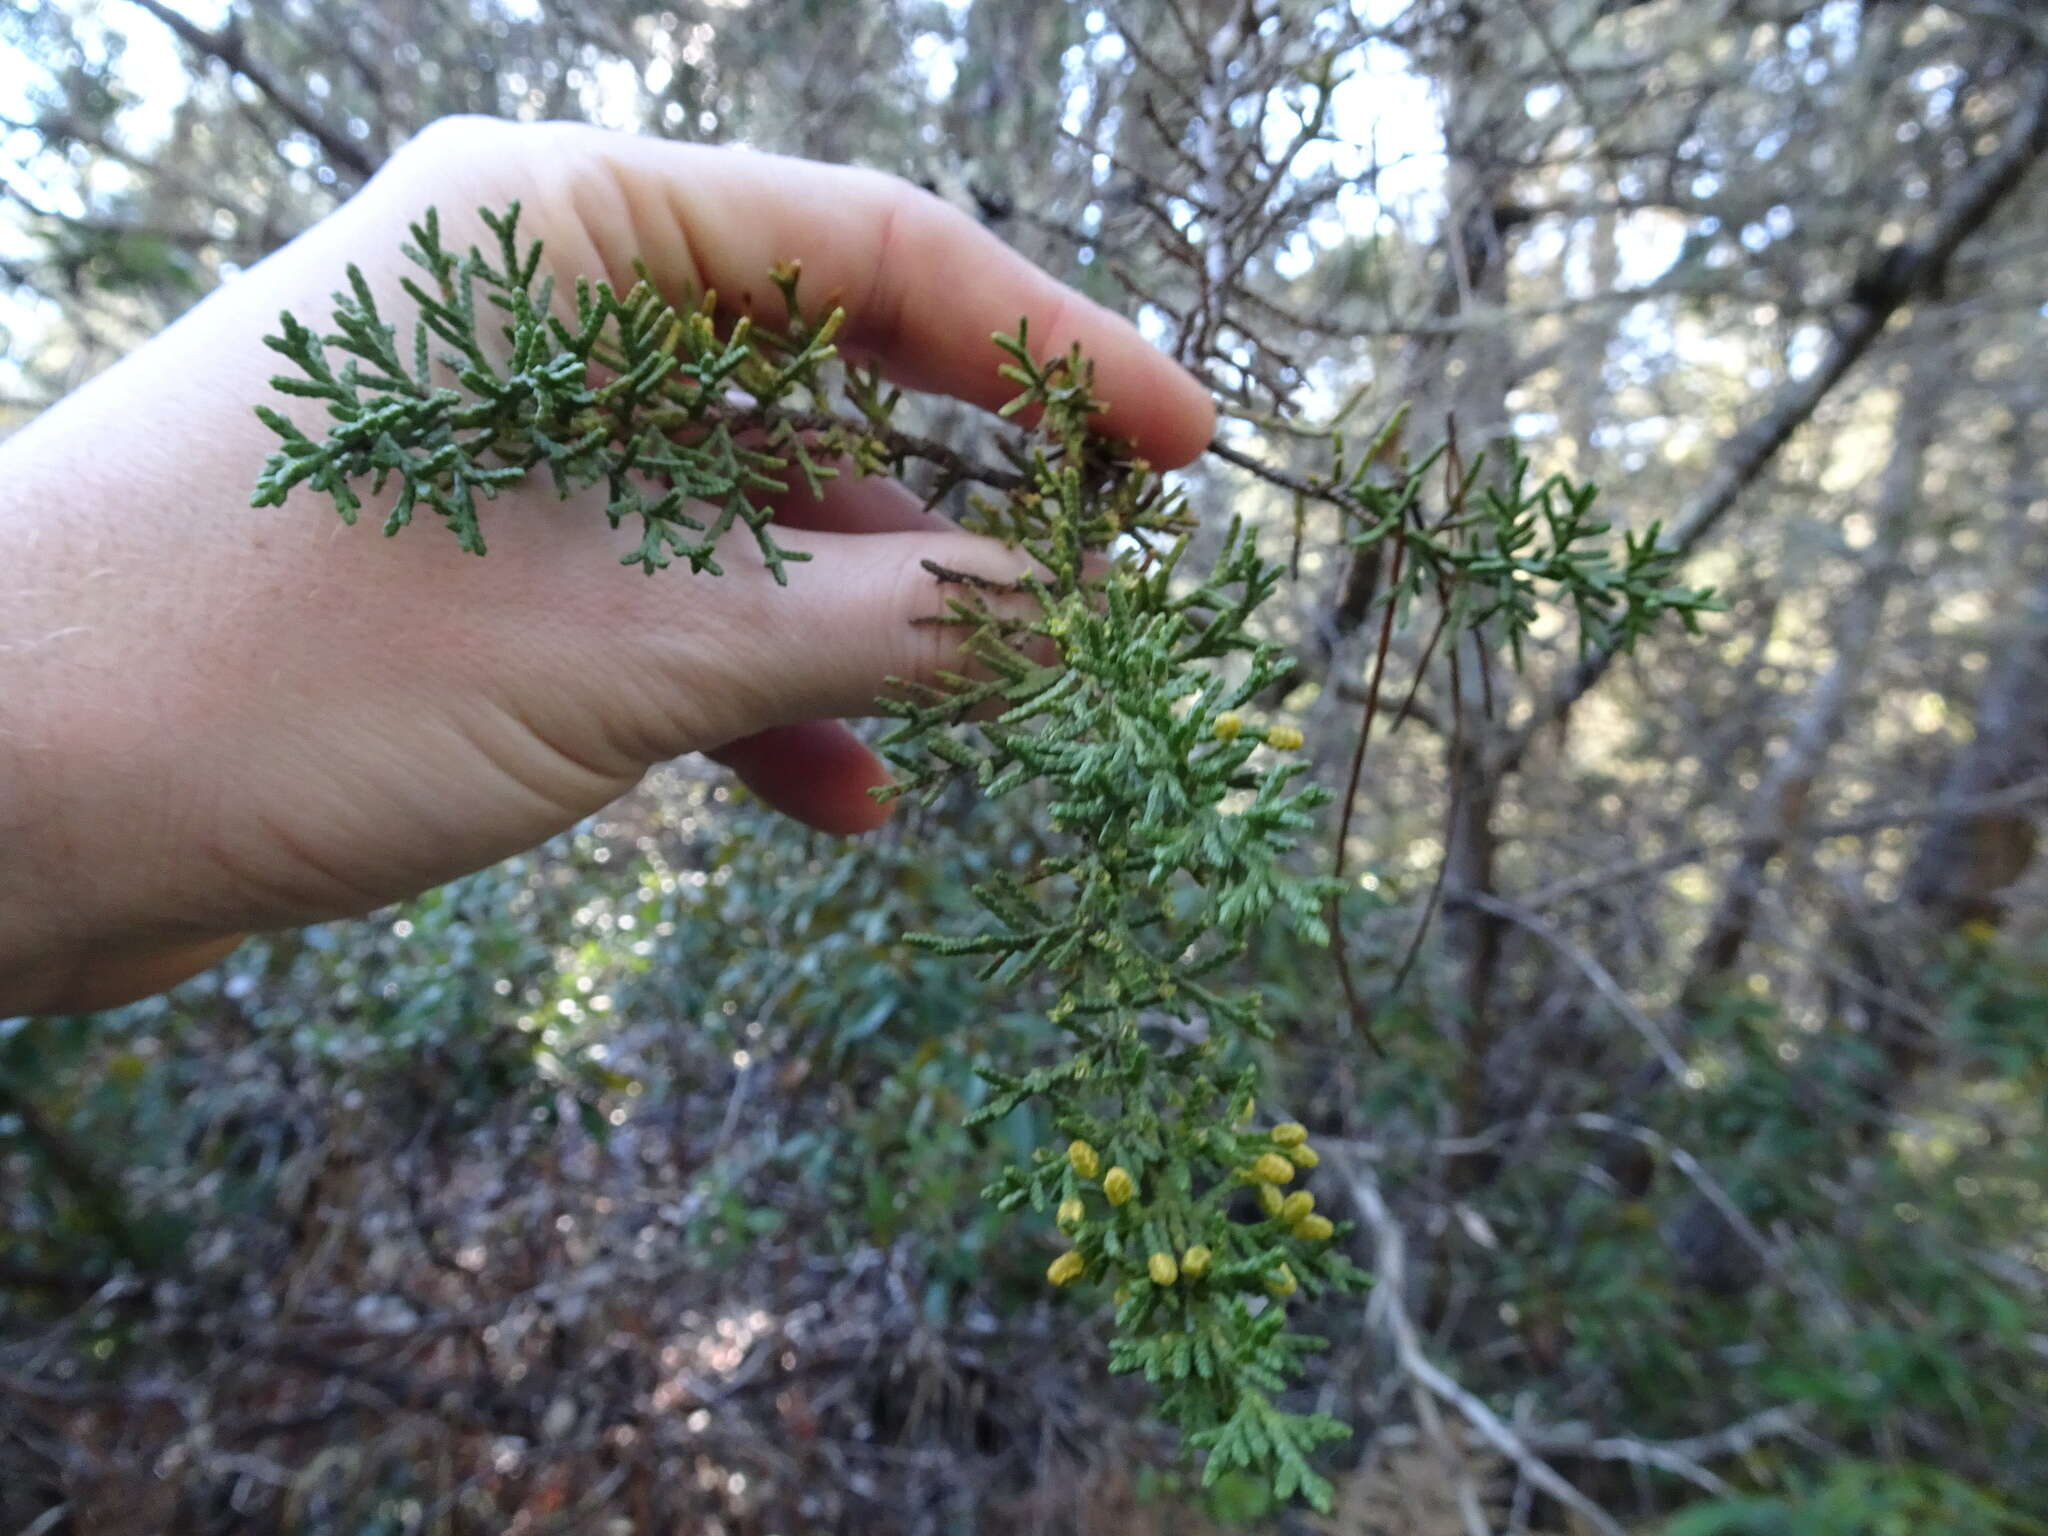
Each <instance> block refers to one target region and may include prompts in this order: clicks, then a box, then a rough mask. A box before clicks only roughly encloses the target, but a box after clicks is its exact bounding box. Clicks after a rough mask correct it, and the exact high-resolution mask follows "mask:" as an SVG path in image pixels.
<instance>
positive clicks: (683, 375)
mask: <svg viewBox="0 0 2048 1536" xmlns="http://www.w3.org/2000/svg"><path fill="white" fill-rule="evenodd" d="M482 217H483V219H484V221H485V222H486V224H487V225H488V226H489V228H490V230H491V232H492V233H493V234H494V235H495V236H496V237H497V241H498V250H497V253H496V257H495V259H493V258H491V257H486V256H485V255H484V254H483V253H482V252H481V251H479V250H477V249H476V248H474V247H472V248H471V249H470V251H469V252H468V254H467V255H465V256H462V257H459V258H458V257H457V256H455V255H453V254H452V253H451V252H449V251H448V250H447V249H446V247H444V246H443V245H442V243H441V228H440V219H439V217H438V215H437V214H436V213H434V212H431V211H430V212H429V213H428V214H427V216H426V218H425V219H424V220H422V221H421V222H420V223H418V224H416V225H414V226H413V228H412V236H413V239H412V243H411V244H409V245H407V246H406V247H405V251H406V254H407V255H408V256H409V257H411V259H412V260H413V261H414V262H415V263H416V264H417V265H418V266H419V267H421V268H422V269H423V271H424V272H425V273H426V275H427V277H428V280H429V282H428V283H427V284H422V283H420V282H418V281H416V280H414V279H412V278H406V279H405V280H404V287H405V291H406V293H407V294H408V295H409V296H410V297H411V298H412V300H413V302H414V303H415V304H416V305H418V306H419V319H418V321H417V323H416V324H415V325H414V328H413V336H412V345H411V347H410V349H409V351H401V350H400V347H399V343H398V334H397V329H396V328H395V327H394V326H392V325H391V324H389V323H388V322H386V321H385V320H384V318H383V316H382V315H381V314H380V313H379V311H378V307H377V300H376V296H375V295H374V294H373V293H372V292H371V291H370V286H369V283H368V281H367V280H366V279H365V278H364V277H363V274H362V272H361V271H360V269H358V268H356V267H354V266H351V267H350V268H349V271H348V281H349V287H348V291H347V292H346V293H338V294H336V295H335V308H334V326H335V329H334V331H333V332H332V333H331V334H328V335H324V336H323V335H320V334H318V333H316V332H315V331H313V330H312V329H311V328H309V327H307V326H305V325H303V324H301V323H300V322H299V321H298V320H297V319H296V318H294V317H293V316H291V315H289V314H287V315H284V316H282V317H281V322H280V324H281V330H280V333H279V334H278V335H276V336H272V337H269V338H267V340H268V343H269V345H270V346H271V347H272V348H273V349H274V350H276V351H277V352H279V353H281V354H282V355H283V356H285V357H286V358H288V359H289V360H290V361H291V362H292V363H294V364H296V365H297V367H298V369H299V374H298V376H296V377H294V376H283V377H280V378H278V379H276V380H274V381H273V382H274V383H275V385H276V387H277V388H278V389H279V390H281V391H283V392H284V393H286V394H289V395H298V396H303V397H305V398H308V399H314V400H320V401H323V402H324V403H325V404H326V406H327V412H328V415H329V416H330V417H332V418H333V423H334V424H333V425H332V426H331V427H330V428H329V430H328V433H327V435H326V437H325V438H323V439H318V440H316V439H314V438H311V437H308V436H307V435H306V434H305V433H303V432H302V431H300V429H299V428H298V427H297V426H296V425H294V424H293V423H292V422H291V420H290V419H289V418H287V417H286V416H284V415H283V414H282V413H280V412H278V411H276V410H273V409H271V408H270V407H268V406H262V407H258V414H259V415H260V416H261V417H262V419H263V421H264V422H265V423H266V424H267V425H268V426H269V427H270V428H271V429H272V430H273V431H275V432H276V433H277V434H278V435H279V436H280V437H281V438H282V439H283V440H284V446H283V447H281V448H279V449H278V450H277V451H276V452H275V453H274V454H273V455H272V456H271V459H270V461H269V463H268V464H267V465H266V466H265V468H264V471H263V475H262V477H261V479H260V480H259V481H258V483H257V489H256V494H255V497H254V498H253V500H254V504H255V505H257V506H280V505H282V504H283V502H284V499H285V497H286V496H287V495H288V494H290V492H291V490H292V489H293V487H295V486H298V485H300V484H305V485H308V486H310V487H311V488H312V489H314V490H316V491H319V492H321V493H323V494H325V495H327V496H329V497H331V498H332V499H333V501H334V503H335V506H336V507H337V508H338V509H339V510H340V512H341V515H342V516H343V518H344V519H346V520H347V521H349V522H353V521H354V520H355V516H356V514H357V512H358V511H360V509H361V505H362V502H361V497H360V496H359V495H358V494H357V491H356V490H355V488H354V486H353V485H352V482H355V481H359V480H362V479H364V478H367V479H368V480H369V482H370V490H371V493H372V494H373V495H375V494H380V493H381V492H382V491H383V489H384V487H385V485H386V483H387V482H389V483H393V484H394V485H395V497H394V500H393V503H392V508H391V512H390V515H389V516H388V518H387V519H386V521H385V525H384V531H385V532H386V533H387V534H389V533H396V532H397V531H398V530H399V529H400V528H403V527H404V526H405V525H406V524H407V523H409V522H410V521H411V520H412V517H413V514H414V512H415V510H416V509H417V508H418V507H420V506H422V505H424V506H426V507H428V508H430V509H431V510H432V511H434V512H435V513H436V514H438V515H439V516H440V518H441V520H442V521H443V522H444V523H446V524H447V526H448V528H449V530H450V531H451V532H452V533H454V535H455V537H456V539H457V541H458V542H459V543H460V544H461V545H462V547H463V548H464V549H466V550H468V551H470V552H471V553H473V554H479V555H480V554H482V553H483V552H484V547H485V546H484V534H483V528H482V525H481V524H480V522H479V521H478V502H479V500H480V499H481V500H490V499H492V498H494V497H496V496H497V494H498V493H499V491H501V490H503V489H505V488H506V487H508V486H512V485H517V484H520V483H522V482H523V481H525V480H526V479H527V477H528V476H529V475H531V474H532V473H533V472H534V471H536V470H538V469H540V468H542V467H545V468H546V469H547V471H548V473H549V474H550V475H551V476H552V477H553V480H554V485H555V488H556V490H557V491H558V492H559V493H560V494H562V495H567V494H569V493H570V492H571V491H577V490H583V489H586V488H588V487H590V486H594V485H596V484H598V483H599V482H600V481H602V482H603V483H604V485H605V487H606V492H607V495H608V498H609V499H608V502H607V505H606V508H605V515H606V516H607V517H608V518H610V519H611V523H612V526H613V527H618V526H619V525H620V524H621V523H625V522H628V521H632V522H637V523H638V524H639V526H640V530H641V539H640V544H639V547H638V548H636V549H635V550H633V551H632V552H631V553H630V554H628V555H627V556H626V557H625V560H624V563H625V564H628V565H639V566H640V567H642V568H643V569H644V570H646V571H648V572H649V573H650V574H651V573H652V572H654V571H656V570H659V569H661V568H663V567H664V566H666V565H668V564H669V562H670V560H671V559H673V558H680V559H682V560H683V561H685V562H686V563H687V564H688V565H689V566H690V568H691V569H692V570H697V571H711V572H713V573H714V574H715V573H716V572H717V570H718V562H717V560H716V558H715V556H714V553H713V552H714V550H715V549H716V547H717V545H718V541H719V540H720V538H722V537H723V536H724V535H725V533H726V531H727V530H728V529H730V528H731V527H733V525H734V524H735V523H743V524H744V525H745V526H746V527H747V528H748V529H749V530H751V532H752V533H753V536H754V539H755V541H756V542H757V543H758V544H759V546H760V549H761V556H762V558H763V559H764V560H765V561H766V562H767V564H768V567H769V569H770V570H772V571H773V572H774V573H775V576H776V579H777V580H778V581H780V580H783V579H785V569H784V568H785V566H786V565H788V564H789V563H790V562H792V561H797V560H803V559H806V558H808V557H807V556H805V555H803V554H801V553H799V552H796V551H792V550H787V549H784V548H783V547H782V546H781V545H780V544H779V543H777V542H776V539H775V534H774V529H773V525H772V523H771V521H770V518H771V515H772V513H771V508H770V506H769V504H768V501H767V500H766V497H767V496H768V495H770V494H772V493H774V492H776V491H779V490H780V489H782V486H783V480H782V479H781V478H779V476H780V475H782V474H783V473H785V472H787V471H788V470H789V469H790V468H791V467H792V466H794V467H795V468H796V469H798V470H800V471H801V472H802V473H804V474H805V475H807V476H808V477H810V479H811V480H812V482H813V484H814V485H815V483H817V482H818V481H819V480H821V479H823V478H825V477H826V476H827V475H828V474H829V473H830V471H828V470H827V469H825V468H823V467H821V465H820V462H819V461H820V460H825V461H829V460H831V459H833V458H835V457H839V456H842V455H844V456H846V457H849V458H851V459H853V460H854V461H855V462H856V463H859V464H861V465H862V466H863V467H876V466H877V465H878V464H880V463H881V462H883V461H884V460H886V458H887V452H886V449H885V448H883V447H880V446H878V445H877V444H876V443H875V441H874V439H873V437H872V434H871V433H870V432H869V431H868V430H867V428H866V426H865V425H864V424H863V423H861V422H859V421H822V420H817V419H814V417H815V412H814V409H813V407H814V405H815V403H816V399H815V396H816V391H817V390H818V389H819V387H820V371H821V369H822V367H823V365H824V364H825V362H826V361H827V360H829V359H830V358H831V357H832V356H833V350H832V336H833V333H834V332H835V331H837V330H838V328H839V323H840V316H839V313H838V312H837V311H834V312H833V313H832V314H831V315H828V316H827V317H826V318H825V319H824V321H823V322H822V323H820V324H819V325H817V326H815V327H808V326H806V325H805V324H804V323H803V321H802V319H801V318H800V316H799V313H798V311H797V309H796V306H795V304H794V303H793V302H792V303H791V305H790V313H791V316H792V319H791V322H790V325H789V327H788V328H787V329H786V330H782V331H775V330H771V329H769V328H766V327H759V328H756V327H750V326H749V325H748V324H747V323H746V322H745V321H742V322H741V323H740V324H739V325H738V326H736V327H734V328H733V330H732V331H731V333H730V334H727V335H723V336H721V335H720V334H719V333H718V331H717V329H716V328H715V327H714V326H713V325H712V322H711V312H712V308H713V306H714V304H715V295H712V294H708V293H707V294H705V295H704V300H703V303H702V304H701V305H700V306H699V307H697V308H695V309H693V310H690V311H689V312H687V313H684V312H679V311H678V310H677V309H676V308H675V307H674V306H673V305H670V304H667V303H664V302H663V301H662V299H661V297H660V295H659V294H658V293H656V291H655V289H654V286H653V285H652V284H651V283H650V282H648V281H646V280H645V279H644V277H643V279H642V281H641V282H640V283H638V284H637V285H636V286H635V287H634V288H633V289H632V290H631V291H630V292H628V293H626V294H623V295H621V294H618V293H616V292H614V291H613V290H612V289H611V287H610V286H609V285H607V284H604V283H597V284H592V283H589V282H587V281H581V280H579V281H578V283H577V285H576V318H575V323H574V324H573V325H571V324H567V323H565V322H564V321H563V320H562V319H561V318H560V317H559V316H557V315H556V314H555V313H554V312H553V309H552V304H553V300H554V280H553V278H552V277H549V276H544V275H542V274H541V273H540V260H541V247H540V242H539V241H534V242H533V243H532V244H531V245H529V246H527V247H526V248H525V249H524V250H523V251H522V250H521V248H520V245H519V239H518V222H519V205H518V204H516V203H514V204H513V205H512V206H511V207H510V208H508V209H507V210H506V211H505V212H504V213H502V214H495V213H492V212H490V211H488V210H485V211H483V214H482ZM796 280H797V272H796V269H795V268H794V267H790V268H787V269H784V270H782V271H779V272H778V273H776V274H775V281H776V283H777V285H778V286H779V287H780V288H781V289H782V291H783V292H784V294H785V295H789V296H792V298H793V295H794V292H795V288H796ZM479 289H481V290H482V293H483V296H484V300H485V303H486V304H487V305H488V306H489V308H488V309H480V308H479V306H478V301H477V294H478V290H479ZM491 310H496V311H497V312H498V315H499V316H501V317H502V318H501V320H500V323H499V325H498V326H497V329H496V334H495V336H494V335H492V333H491V330H490V327H489V326H488V325H487V322H488V321H489V320H490V319H491V318H492V316H491V313H490V311H491ZM437 343H438V344H439V347H440V350H436V344H437ZM330 350H332V351H335V352H339V353H340V354H341V355H342V362H341V365H340V367H339V368H336V367H335V366H334V365H333V364H332V363H330V361H329V360H328V353H329V351H330ZM437 370H438V371H437ZM594 373H595V374H598V375H601V376H602V382H597V381H596V380H595V379H594V378H593V374H594ZM847 383H848V391H849V394H850V396H851V398H853V399H854V400H855V401H856V403H858V404H860V405H862V406H863V407H866V408H868V409H871V410H873V411H874V412H875V413H876V414H877V415H878V416H879V415H880V414H882V412H883V405H882V398H881V394H880V385H879V383H878V382H877V381H875V380H874V379H873V378H871V377H870V378H864V379H863V378H859V377H857V376H849V378H848V381H847ZM456 386H460V387H459V388H458V387H456ZM747 434H756V436H755V437H753V438H751V439H750V438H748V436H747ZM650 483H655V484H658V487H659V489H658V490H652V491H651V490H649V489H648V486H649V484H650ZM704 507H708V508H710V509H711V513H712V515H711V516H710V517H709V519H708V520H706V519H702V518H699V517H697V516H695V515H693V512H692V510H691V509H692V508H700V509H701V508H704Z"/></svg>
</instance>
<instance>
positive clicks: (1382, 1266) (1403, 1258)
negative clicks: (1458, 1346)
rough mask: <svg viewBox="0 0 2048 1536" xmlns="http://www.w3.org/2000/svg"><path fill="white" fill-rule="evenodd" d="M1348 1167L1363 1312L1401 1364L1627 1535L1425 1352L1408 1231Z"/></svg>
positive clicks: (1532, 1469)
mask: <svg viewBox="0 0 2048 1536" xmlns="http://www.w3.org/2000/svg"><path fill="white" fill-rule="evenodd" d="M1346 1172H1347V1175H1348V1180H1349V1183H1350V1186H1351V1196H1352V1199H1353V1200H1354V1201H1355V1202H1356V1204H1357V1206H1358V1211H1359V1214H1360V1215H1361V1216H1363V1217H1364V1218H1365V1224H1366V1226H1367V1227H1369V1228H1370V1229H1371V1231H1372V1234H1373V1248H1374V1258H1373V1270H1374V1274H1375V1278H1376V1282H1377V1283H1376V1284H1375V1285H1374V1286H1373V1290H1372V1300H1371V1301H1370V1302H1368V1303H1367V1306H1366V1317H1367V1319H1368V1321H1372V1322H1377V1323H1378V1324H1379V1325H1380V1326H1381V1327H1382V1328H1384V1329H1385V1330H1386V1333H1387V1336H1388V1338H1389V1339H1391V1340H1392V1342H1393V1345H1394V1354H1395V1357H1396V1359H1397V1360H1398V1361H1399V1363H1400V1366H1401V1369H1402V1370H1403V1371H1404V1372H1405V1373H1406V1374H1407V1375H1408V1377H1409V1378H1410V1379H1411V1380H1413V1381H1414V1382H1415V1383H1417V1384H1418V1385H1419V1386H1421V1387H1422V1388H1424V1389H1425V1390H1426V1391H1428V1392H1429V1393H1430V1394H1431V1395H1433V1396H1435V1397H1436V1398H1438V1399H1439V1400H1441V1401H1442V1402H1444V1403H1446V1404H1448V1405H1449V1406H1450V1407H1452V1408H1454V1409H1456V1410H1457V1412H1458V1413H1459V1414H1460V1415H1461V1416H1462V1417H1463V1418H1464V1420H1465V1422H1466V1423H1468V1424H1470V1425H1471V1426H1472V1427H1473V1429H1475V1430H1477V1431H1478V1432H1479V1435H1480V1438H1482V1439H1483V1440H1485V1441H1486V1442H1487V1443H1488V1444H1489V1445H1491V1446H1492V1447H1493V1448H1494V1449H1495V1450H1497V1451H1499V1452H1500V1453H1501V1455H1503V1456H1505V1457H1506V1458H1507V1459H1508V1460H1509V1461H1510V1462H1512V1463H1513V1464H1514V1467H1515V1470H1516V1471H1517V1472H1519V1473H1521V1475H1522V1476H1523V1477H1525V1478H1527V1479H1528V1480H1529V1482H1530V1483H1531V1484H1533V1485H1534V1486H1535V1487H1536V1488H1537V1489H1539V1490H1540V1491H1541V1492H1543V1493H1545V1494H1548V1495H1549V1496H1550V1497H1551V1498H1553V1499H1555V1500H1556V1501H1557V1502H1558V1503H1559V1504H1562V1505H1563V1506H1564V1507H1565V1508H1566V1509H1569V1510H1571V1511H1572V1512H1573V1513H1574V1514H1576V1515H1578V1516H1579V1518H1580V1519H1582V1520H1584V1521H1585V1522H1586V1524H1587V1526H1588V1527H1590V1528H1591V1529H1592V1530H1594V1531H1597V1532H1598V1533H1599V1536H1627V1532H1626V1530H1625V1529H1624V1528H1623V1526H1622V1524H1621V1522H1620V1521H1618V1520H1616V1519H1615V1518H1614V1517H1613V1516H1612V1515H1610V1514H1608V1513H1607V1511H1606V1510H1604V1509H1602V1508H1601V1507H1600V1506H1599V1505H1597V1504H1595V1503H1594V1502H1593V1501H1592V1500H1591V1499H1589V1498H1587V1497H1586V1495H1584V1494H1583V1493H1581V1492H1579V1490H1578V1489H1576V1488H1574V1487H1573V1486H1572V1485H1571V1484H1570V1483H1568V1482H1566V1481H1565V1479H1564V1478H1563V1476H1562V1475H1560V1474H1559V1472H1558V1471H1557V1469H1556V1468H1554V1467H1553V1466H1551V1465H1550V1463H1549V1462H1547V1461H1545V1460H1544V1459H1543V1458H1542V1457H1541V1456H1539V1455H1537V1454H1536V1452H1535V1451H1534V1450H1532V1449H1531V1448H1530V1446H1529V1443H1528V1441H1526V1440H1525V1439H1523V1438H1522V1436H1521V1435H1520V1434H1518V1433H1517V1432H1516V1431H1515V1430H1513V1429H1512V1428H1510V1427H1509V1426H1508V1424H1507V1423H1506V1421H1505V1420H1503V1419H1502V1418H1501V1416H1500V1415H1499V1414H1497V1413H1495V1412H1494V1411H1493V1410H1492V1409H1491V1408H1489V1407H1487V1406H1486V1404H1485V1403H1483V1402H1481V1401H1480V1400H1479V1399H1478V1398H1477V1397H1475V1396H1473V1395H1472V1394H1471V1393H1470V1392H1467V1391H1466V1390H1465V1389H1464V1388H1463V1387H1461V1386H1459V1385H1458V1383H1457V1382H1455V1381H1453V1380H1452V1379H1451V1377H1450V1375H1449V1374H1448V1373H1447V1372H1446V1371H1445V1370H1444V1369H1443V1368H1442V1367H1441V1366H1439V1365H1438V1364H1437V1363H1436V1362H1435V1361H1434V1360H1431V1359H1430V1358H1429V1356H1428V1354H1427V1353H1425V1352H1424V1350H1423V1348H1422V1339H1421V1335H1420V1334H1419V1333H1418V1331H1417V1330H1416V1327H1415V1320H1414V1319H1413V1318H1411V1317H1410V1316H1409V1315H1408V1309H1407V1306H1406V1304H1405V1303H1404V1302H1403V1301H1402V1299H1401V1297H1402V1292H1403V1289H1404V1288H1405V1286H1406V1284H1407V1270H1408V1238H1407V1234H1406V1233H1405V1232H1403V1231H1402V1229H1401V1224H1400V1223H1399V1222H1398V1221H1396V1220H1395V1219H1394V1215H1393V1213H1392V1212H1391V1211H1389V1210H1388V1209H1387V1202H1386V1199H1385V1197H1384V1196H1382V1195H1381V1193H1380V1186H1379V1181H1378V1180H1377V1179H1375V1178H1374V1177H1373V1175H1372V1173H1371V1172H1370V1171H1369V1170H1368V1169H1366V1168H1364V1167H1363V1166H1354V1167H1352V1168H1350V1169H1347V1170H1346Z"/></svg>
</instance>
